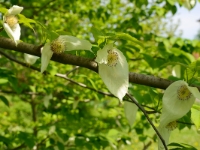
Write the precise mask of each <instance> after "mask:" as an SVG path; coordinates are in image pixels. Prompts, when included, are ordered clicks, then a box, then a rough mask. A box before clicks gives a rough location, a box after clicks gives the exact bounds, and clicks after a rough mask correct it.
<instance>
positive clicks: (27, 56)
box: [24, 53, 39, 65]
mask: <svg viewBox="0 0 200 150" xmlns="http://www.w3.org/2000/svg"><path fill="white" fill-rule="evenodd" d="M38 58H39V57H37V56H33V55H30V54H26V53H24V59H25V61H26V63H28V64H30V65H33V64H34V63H35V62H36V60H37V59H38Z"/></svg>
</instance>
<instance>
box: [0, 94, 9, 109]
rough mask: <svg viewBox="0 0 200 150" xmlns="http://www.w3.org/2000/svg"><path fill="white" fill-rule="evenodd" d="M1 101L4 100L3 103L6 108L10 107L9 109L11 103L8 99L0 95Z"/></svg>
mask: <svg viewBox="0 0 200 150" xmlns="http://www.w3.org/2000/svg"><path fill="white" fill-rule="evenodd" d="M0 100H2V102H3V103H4V104H5V105H6V106H8V107H9V101H8V100H7V98H6V97H4V96H2V95H0Z"/></svg>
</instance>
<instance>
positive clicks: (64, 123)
mask: <svg viewBox="0 0 200 150" xmlns="http://www.w3.org/2000/svg"><path fill="white" fill-rule="evenodd" d="M0 2H1V6H2V7H5V8H10V7H11V6H12V5H19V6H23V7H24V10H23V11H22V13H21V14H22V15H24V16H26V17H27V18H30V19H32V20H34V21H35V22H33V21H30V20H24V22H23V19H22V23H23V24H22V25H21V28H22V34H21V40H22V41H24V42H27V43H32V44H36V45H40V44H43V43H44V42H45V40H46V38H49V39H54V37H55V36H57V35H56V34H55V32H57V33H59V34H68V35H73V36H76V37H79V38H82V39H87V40H89V41H90V42H91V43H92V44H93V45H94V46H93V49H92V50H93V52H94V54H92V53H90V52H69V53H71V54H74V55H78V56H82V57H88V58H95V54H96V51H97V50H98V48H97V47H100V48H102V47H103V46H104V44H105V41H106V40H107V39H106V37H109V38H110V39H109V40H113V41H115V44H116V45H117V46H118V49H120V50H121V51H122V52H123V53H124V55H125V56H126V58H127V61H128V63H129V69H130V72H136V73H142V74H150V75H155V76H158V77H162V78H166V79H170V80H177V79H187V80H188V81H189V82H191V83H194V84H196V85H199V78H198V76H199V74H198V72H199V69H198V68H197V63H196V62H195V63H193V64H191V63H192V62H194V61H195V58H194V57H193V55H192V54H193V53H194V52H197V53H198V52H199V50H200V49H199V48H200V42H199V40H193V41H191V40H187V39H182V38H180V37H176V36H175V35H174V32H175V30H176V28H177V25H175V24H172V23H171V22H170V19H169V17H166V16H167V15H171V16H172V15H174V14H175V13H176V11H177V6H178V5H180V6H182V5H183V1H181V0H180V1H178V0H177V1H176V0H152V1H147V0H140V1H139V0H121V1H120V0H96V1H93V0H87V1H85V0H40V1H35V0H29V1H26V0H9V1H4V0H3V1H0ZM0 17H1V20H2V15H0ZM21 17H23V16H21ZM1 23H2V21H1ZM30 27H31V28H33V30H32V29H31V28H30ZM169 27H171V28H169ZM119 33H120V34H121V33H126V34H129V35H131V36H132V37H134V38H136V39H137V40H138V41H139V42H138V43H137V42H136V40H135V42H133V41H131V40H127V39H126V38H125V37H123V36H121V37H120V36H119ZM0 36H5V37H6V36H7V35H6V33H5V31H2V32H0ZM119 37H120V38H119ZM8 53H9V55H10V56H14V57H15V58H16V59H18V60H21V61H24V59H23V57H24V56H23V54H22V53H18V52H14V51H8ZM40 64H41V61H40V59H38V60H37V62H36V63H35V64H34V66H35V67H38V68H40ZM175 65H179V66H180V68H181V75H180V76H179V77H174V76H172V69H173V67H174V66H175ZM194 69H196V71H195V72H197V73H196V74H195V76H193V73H194ZM47 70H48V71H49V72H50V73H51V74H50V75H44V74H41V73H39V72H37V71H34V70H31V69H30V68H25V67H23V66H20V65H19V64H16V63H14V62H12V61H9V60H8V59H7V58H5V57H3V56H2V57H1V56H0V99H1V102H0V120H1V121H0V149H5V150H6V149H9V150H11V149H13V150H14V149H17V148H18V149H25V150H28V149H40V150H43V149H48V150H57V149H59V150H65V149H69V150H73V149H105V150H109V149H126V150H128V149H143V148H144V147H145V146H147V145H148V144H149V143H150V146H149V147H148V148H149V149H155V147H156V144H155V143H156V136H155V133H154V132H153V131H152V128H151V126H150V125H149V123H148V122H147V120H146V118H145V117H144V116H143V114H142V113H140V112H138V114H137V119H136V122H135V124H134V126H132V127H131V126H129V124H128V121H127V120H126V118H125V116H124V110H123V109H124V108H123V104H120V103H119V100H118V99H117V98H113V97H109V96H105V95H102V94H99V93H97V92H94V91H91V90H89V89H86V88H83V87H80V86H78V85H75V84H73V83H72V82H70V81H67V80H64V79H62V78H59V77H55V76H54V75H55V73H62V74H68V77H69V78H70V79H72V80H74V81H76V82H80V83H83V84H85V85H87V86H89V87H92V88H94V89H96V90H101V91H104V92H109V91H108V90H107V88H106V87H105V85H104V84H103V82H102V80H101V79H100V77H99V75H98V74H96V73H94V72H92V71H90V70H88V69H85V68H77V67H76V66H71V65H64V64H59V63H57V62H53V61H51V62H50V64H49V67H48V69H47ZM72 70H73V71H72ZM185 70H187V71H185ZM129 92H130V93H131V94H133V95H134V97H135V98H136V99H137V100H138V101H139V103H140V104H142V105H144V107H145V109H146V110H147V111H149V112H150V114H149V116H150V118H151V119H152V121H153V122H154V123H155V125H158V123H159V115H160V111H161V103H162V102H161V99H162V90H160V89H155V88H152V87H147V86H143V85H136V84H130V87H129ZM190 115H191V113H188V115H187V116H185V117H184V118H182V119H181V120H180V121H181V122H187V123H191V122H192V121H191V119H190ZM186 128H189V129H190V130H192V131H191V132H194V130H195V127H194V126H193V127H192V128H191V125H190V124H184V123H180V124H179V129H181V130H182V129H183V130H186ZM183 136H186V135H185V134H184V135H183ZM188 136H189V134H188ZM199 137H200V136H199V135H198V134H197V133H196V132H195V138H196V139H199ZM196 141H198V140H196ZM186 142H187V141H186ZM194 142H195V141H194ZM152 143H153V144H152ZM188 143H189V142H188ZM189 144H192V143H189ZM193 146H195V147H197V148H200V145H198V144H197V145H193Z"/></svg>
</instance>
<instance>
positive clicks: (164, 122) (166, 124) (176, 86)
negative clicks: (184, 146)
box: [158, 81, 200, 150]
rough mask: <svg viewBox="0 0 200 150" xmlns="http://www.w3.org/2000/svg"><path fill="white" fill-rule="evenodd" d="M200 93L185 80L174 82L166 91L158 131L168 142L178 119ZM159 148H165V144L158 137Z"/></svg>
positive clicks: (161, 149)
mask: <svg viewBox="0 0 200 150" xmlns="http://www.w3.org/2000/svg"><path fill="white" fill-rule="evenodd" d="M196 98H198V99H199V98H200V93H199V91H198V89H197V88H196V87H190V86H188V84H187V83H186V82H185V81H175V82H173V83H172V84H171V85H170V86H169V87H168V88H167V89H166V90H165V92H164V95H163V99H162V100H163V109H162V114H161V118H160V125H159V127H158V131H159V132H160V134H161V136H162V137H163V139H164V140H165V143H166V145H167V144H168V141H169V137H170V132H171V131H172V130H173V129H175V128H176V126H177V123H176V120H178V119H179V118H181V117H183V116H184V115H186V114H187V113H188V112H189V110H190V109H191V107H192V105H193V103H194V101H195V99H196ZM158 150H164V146H163V144H162V142H161V140H160V139H159V137H158Z"/></svg>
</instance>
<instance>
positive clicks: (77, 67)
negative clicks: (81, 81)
mask: <svg viewBox="0 0 200 150" xmlns="http://www.w3.org/2000/svg"><path fill="white" fill-rule="evenodd" d="M77 69H79V66H75V67H74V68H73V69H72V70H70V71H68V72H67V73H66V76H68V75H69V74H70V73H72V72H74V71H75V70H77Z"/></svg>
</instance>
